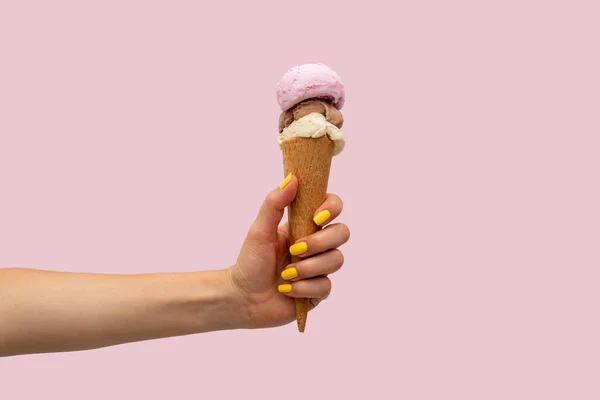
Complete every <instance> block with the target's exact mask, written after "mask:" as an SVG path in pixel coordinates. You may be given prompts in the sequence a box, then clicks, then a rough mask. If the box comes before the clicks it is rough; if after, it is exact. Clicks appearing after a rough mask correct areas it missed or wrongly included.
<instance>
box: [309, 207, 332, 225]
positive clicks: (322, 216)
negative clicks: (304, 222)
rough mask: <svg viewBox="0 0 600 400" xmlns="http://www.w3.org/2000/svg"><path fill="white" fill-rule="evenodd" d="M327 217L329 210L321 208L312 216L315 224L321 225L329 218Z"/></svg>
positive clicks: (329, 215)
mask: <svg viewBox="0 0 600 400" xmlns="http://www.w3.org/2000/svg"><path fill="white" fill-rule="evenodd" d="M329 217H331V213H330V212H329V210H323V211H319V212H318V213H317V214H316V215H315V216H314V217H313V221H315V224H317V225H323V224H324V223H325V221H327V220H328V219H329Z"/></svg>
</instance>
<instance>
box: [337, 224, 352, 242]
mask: <svg viewBox="0 0 600 400" xmlns="http://www.w3.org/2000/svg"><path fill="white" fill-rule="evenodd" d="M338 229H339V230H340V235H341V236H342V238H343V239H344V241H345V242H346V241H348V240H349V239H350V228H348V225H346V224H339V228H338Z"/></svg>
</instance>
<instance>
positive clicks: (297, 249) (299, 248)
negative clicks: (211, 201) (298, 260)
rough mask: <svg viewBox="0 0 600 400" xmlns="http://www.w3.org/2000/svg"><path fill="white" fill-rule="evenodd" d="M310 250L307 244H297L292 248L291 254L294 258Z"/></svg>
mask: <svg viewBox="0 0 600 400" xmlns="http://www.w3.org/2000/svg"><path fill="white" fill-rule="evenodd" d="M307 250H308V245H307V244H306V242H300V243H296V244H293V245H291V246H290V254H291V255H293V256H298V255H300V254H304V253H306V251H307Z"/></svg>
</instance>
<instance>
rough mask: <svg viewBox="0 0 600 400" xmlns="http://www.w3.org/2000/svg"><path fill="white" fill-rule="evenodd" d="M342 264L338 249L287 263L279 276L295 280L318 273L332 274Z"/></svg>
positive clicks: (315, 275)
mask: <svg viewBox="0 0 600 400" xmlns="http://www.w3.org/2000/svg"><path fill="white" fill-rule="evenodd" d="M342 265H344V255H343V254H342V252H341V251H339V250H338V249H333V250H328V251H326V252H325V253H322V254H318V255H316V256H314V257H309V258H307V259H306V260H302V261H299V262H297V263H293V264H290V265H288V267H287V268H286V269H284V270H283V271H282V272H281V278H283V279H284V280H286V281H290V282H296V281H299V280H302V279H307V278H314V277H317V276H320V275H328V274H333V273H335V272H337V271H339V269H340V268H342Z"/></svg>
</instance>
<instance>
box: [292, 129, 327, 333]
mask: <svg viewBox="0 0 600 400" xmlns="http://www.w3.org/2000/svg"><path fill="white" fill-rule="evenodd" d="M281 150H282V153H283V166H284V176H287V174H289V173H290V172H292V173H293V174H294V175H295V176H296V177H297V178H298V191H297V194H296V198H295V199H294V201H292V203H291V204H290V205H289V207H288V224H289V239H290V243H291V244H293V243H294V242H295V241H296V240H298V239H300V238H302V237H305V236H308V235H310V234H312V233H315V232H316V231H318V230H319V229H320V227H319V226H318V225H317V224H315V222H314V221H313V216H314V213H315V211H316V209H317V208H318V207H319V206H320V205H321V204H322V203H323V201H324V200H325V197H326V196H327V184H328V181H329V171H330V169H331V159H332V158H333V150H334V143H333V141H332V140H331V139H329V137H328V136H327V135H325V136H322V137H320V138H301V137H297V138H291V139H288V140H285V141H284V142H283V143H282V144H281ZM297 261H300V258H298V257H297V256H292V262H297ZM308 308H309V299H296V321H297V322H298V330H299V331H300V332H304V329H305V327H306V318H307V315H308Z"/></svg>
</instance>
